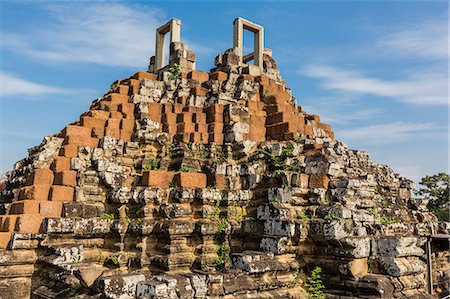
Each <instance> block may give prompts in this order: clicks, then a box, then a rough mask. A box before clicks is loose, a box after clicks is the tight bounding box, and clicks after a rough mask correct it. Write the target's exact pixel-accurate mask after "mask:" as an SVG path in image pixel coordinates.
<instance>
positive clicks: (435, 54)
mask: <svg viewBox="0 0 450 299" xmlns="http://www.w3.org/2000/svg"><path fill="white" fill-rule="evenodd" d="M376 48H377V49H378V50H383V51H382V52H384V53H386V51H387V52H388V54H389V55H394V56H395V57H399V56H406V57H422V58H432V59H442V60H447V58H448V20H439V19H438V20H433V21H428V22H422V23H418V24H417V23H415V24H412V25H410V26H408V27H407V28H400V29H397V30H396V31H394V32H391V33H389V34H387V35H385V36H383V37H381V38H380V39H379V40H378V41H377V42H376Z"/></svg>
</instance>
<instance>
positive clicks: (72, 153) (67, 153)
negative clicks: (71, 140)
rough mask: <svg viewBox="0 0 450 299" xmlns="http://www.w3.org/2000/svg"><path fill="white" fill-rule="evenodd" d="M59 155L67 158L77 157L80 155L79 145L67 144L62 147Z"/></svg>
mask: <svg viewBox="0 0 450 299" xmlns="http://www.w3.org/2000/svg"><path fill="white" fill-rule="evenodd" d="M59 155H60V156H62V157H67V158H75V157H77V156H78V145H75V144H67V145H64V146H62V147H61V149H60V150H59Z"/></svg>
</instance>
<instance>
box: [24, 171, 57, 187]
mask: <svg viewBox="0 0 450 299" xmlns="http://www.w3.org/2000/svg"><path fill="white" fill-rule="evenodd" d="M51 184H53V171H51V170H50V169H48V168H40V169H35V170H34V171H33V172H32V173H30V174H28V175H27V177H26V181H25V185H26V186H31V185H51Z"/></svg>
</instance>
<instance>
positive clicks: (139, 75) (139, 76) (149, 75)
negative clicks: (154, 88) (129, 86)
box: [130, 72, 158, 81]
mask: <svg viewBox="0 0 450 299" xmlns="http://www.w3.org/2000/svg"><path fill="white" fill-rule="evenodd" d="M130 78H131V79H136V80H138V81H141V80H144V79H149V80H153V81H156V80H157V79H158V75H157V74H153V73H148V72H137V73H136V74H134V75H133V76H131V77H130Z"/></svg>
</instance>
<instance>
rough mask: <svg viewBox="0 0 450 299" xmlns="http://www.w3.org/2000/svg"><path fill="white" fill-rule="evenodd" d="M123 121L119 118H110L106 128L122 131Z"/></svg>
mask: <svg viewBox="0 0 450 299" xmlns="http://www.w3.org/2000/svg"><path fill="white" fill-rule="evenodd" d="M121 121H122V120H121V119H119V118H110V119H108V121H107V122H106V127H107V128H110V129H120V123H121Z"/></svg>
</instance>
